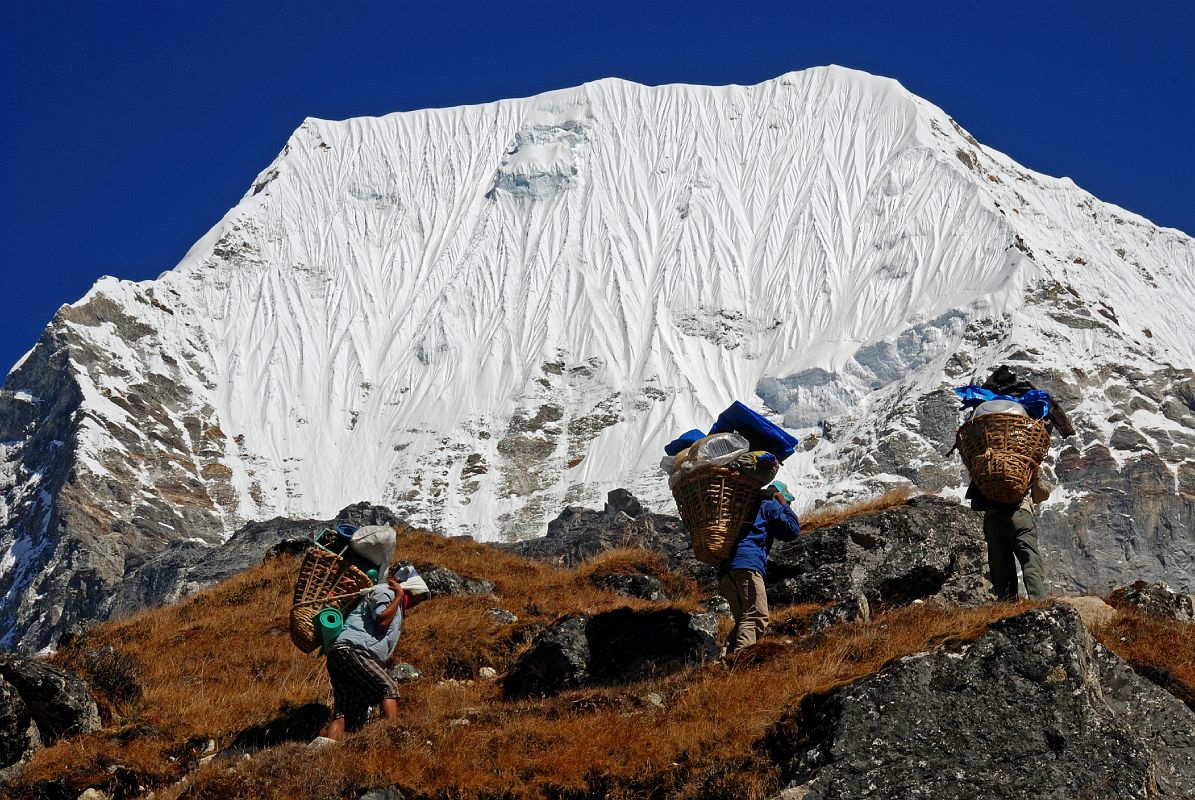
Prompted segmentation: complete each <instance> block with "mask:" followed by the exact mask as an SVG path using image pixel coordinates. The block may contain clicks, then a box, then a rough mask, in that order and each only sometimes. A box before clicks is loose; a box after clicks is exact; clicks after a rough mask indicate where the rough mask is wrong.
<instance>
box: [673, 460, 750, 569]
mask: <svg viewBox="0 0 1195 800" xmlns="http://www.w3.org/2000/svg"><path fill="white" fill-rule="evenodd" d="M672 496H673V497H674V498H675V499H676V506H677V508H678V509H680V516H681V519H682V520H684V523H685V527H686V528H688V529H689V536H690V537H692V540H693V554H694V555H695V556H696V557H697V560H699V561H702V562H704V563H706V564H714V565H716V564H718V562H720V561H722V560H723V559H726V558H729V557H730V554H731V552H733V550H734V546H735V544H736V543H737V542H738V536H739V531H740V529H742V527H743V525H744V524H746V523H747V522H750V521H751V519H752V517H754V516H755V513H756V510H757V509H756V500H757V498H758V497H759V485H758V484H757V483H756V480H755V479H754V478H751V477H747V476H744V475H740V474H739V473H738V472H737V471H736V470H732V469H727V468H725V467H707V468H705V469H700V470H697V471H696V472H694V473H693V474H692V475H690V476H689V477H687V478H685V479H684V480H683V481H681V482H680V483H678V484H677V485H676V486H675V487H673V489H672Z"/></svg>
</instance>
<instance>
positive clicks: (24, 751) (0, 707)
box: [0, 678, 38, 769]
mask: <svg viewBox="0 0 1195 800" xmlns="http://www.w3.org/2000/svg"><path fill="white" fill-rule="evenodd" d="M37 744H38V735H37V727H36V726H35V725H34V724H33V717H32V716H31V715H30V713H29V707H28V706H26V705H25V701H24V700H22V699H21V695H20V694H18V693H17V690H16V687H14V686H13V685H12V684H11V683H9V682H8V681H6V680H4V679H3V678H0V769H3V768H4V767H9V766H12V765H13V764H15V763H17V762H18V761H21V760H22V759H23V758H25V756H27V755H28V754H29V753H30V752H32V751H33V749H34V748H35V747H36V746H37Z"/></svg>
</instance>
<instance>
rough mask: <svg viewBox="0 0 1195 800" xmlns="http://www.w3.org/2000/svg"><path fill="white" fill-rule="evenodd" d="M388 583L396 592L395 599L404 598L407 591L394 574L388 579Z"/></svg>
mask: <svg viewBox="0 0 1195 800" xmlns="http://www.w3.org/2000/svg"><path fill="white" fill-rule="evenodd" d="M386 585H387V586H389V587H390V591H392V592H394V599H396V600H402V596H403V595H404V594H406V591H404V590H403V588H402V584H401V583H399V582H398V581H396V580H395V579H394V576H393V575H391V576H390V577H389V578H387V579H386Z"/></svg>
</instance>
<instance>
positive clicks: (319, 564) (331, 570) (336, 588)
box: [290, 547, 373, 653]
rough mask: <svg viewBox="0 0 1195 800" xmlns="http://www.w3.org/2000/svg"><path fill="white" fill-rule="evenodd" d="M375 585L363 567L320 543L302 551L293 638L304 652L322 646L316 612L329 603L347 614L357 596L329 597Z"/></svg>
mask: <svg viewBox="0 0 1195 800" xmlns="http://www.w3.org/2000/svg"><path fill="white" fill-rule="evenodd" d="M372 585H373V581H371V580H370V579H369V577H368V576H367V575H366V574H365V573H364V572H362V571H361V570H359V569H357V568H356V567H354V566H353V565H352V564H349V563H348V562H347V561H345V560H344V559H342V558H341V557H340V556H338V555H336V554H335V553H330V552H328V551H327V550H324V549H323V548H320V547H312V548H310V549H309V550H308V551H307V552H306V553H305V554H304V555H303V563H302V564H301V565H300V566H299V578H298V580H297V581H295V595H294V600H293V605H292V606H291V609H290V640H291V641H292V642H294V643H295V647H297V648H299V649H300V650H302V651H303V652H304V653H310V652H312V651H314V650H315V649H316V648H318V647H319V646H320V641H319V636H318V634H316V631H315V615H316V614H318V613H319V612H320V611H321V610H322V609H323V608H325V607H327V606H336V608H338V609H340V612H341V613H342V614H348V612H349V611H350V610H351V608H352V605H353V604H354V603H355V602H356V599H355V598H352V597H342V598H340V599H337V600H328V598H330V597H338V596H340V595H351V594H352V593H354V592H358V591H360V590H361V589H366V588H368V587H370V586H372Z"/></svg>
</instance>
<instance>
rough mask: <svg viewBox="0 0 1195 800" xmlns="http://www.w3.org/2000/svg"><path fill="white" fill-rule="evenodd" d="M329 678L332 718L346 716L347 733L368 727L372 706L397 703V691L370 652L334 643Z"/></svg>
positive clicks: (330, 657) (329, 661)
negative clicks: (366, 724) (367, 719)
mask: <svg viewBox="0 0 1195 800" xmlns="http://www.w3.org/2000/svg"><path fill="white" fill-rule="evenodd" d="M328 677H329V678H331V679H332V697H333V698H334V702H335V704H334V706H333V709H332V716H333V717H344V725H345V728H346V729H347V730H350V731H355V730H357V729H358V728H360V727H361V726H362V725H364V724H365V719H366V717H367V716H368V715H369V709H370V707H371V706H376V705H378V704H379V703H381V702H382V701H383V700H388V699H389V700H397V699H398V689H397V688H396V687H395V685H394V681H392V680H391V679H390V676H389V675H387V674H386V670H384V669H382V665H381V664H379V663H378V661H377V659H376V658H374V657H373V655H371V654H370V653H368V652H367V651H365V650H362V649H361V648H359V647H355V646H354V645H351V644H335V645H332V649H331V650H329V651H328Z"/></svg>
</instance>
